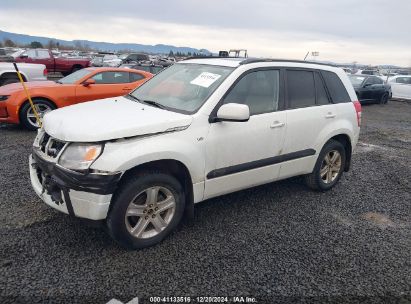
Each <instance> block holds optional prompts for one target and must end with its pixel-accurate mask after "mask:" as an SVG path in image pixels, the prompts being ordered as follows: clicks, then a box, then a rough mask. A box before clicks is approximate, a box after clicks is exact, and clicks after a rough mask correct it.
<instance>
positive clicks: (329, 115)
mask: <svg viewBox="0 0 411 304" xmlns="http://www.w3.org/2000/svg"><path fill="white" fill-rule="evenodd" d="M335 116H337V115H336V114H333V113H331V112H328V113H327V115H325V118H334V117H335Z"/></svg>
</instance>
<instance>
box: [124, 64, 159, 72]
mask: <svg viewBox="0 0 411 304" xmlns="http://www.w3.org/2000/svg"><path fill="white" fill-rule="evenodd" d="M120 68H129V69H134V70H139V71H146V72H149V73H151V74H157V73H159V72H160V71H162V70H163V69H164V68H165V67H164V66H162V65H154V64H144V63H143V64H141V63H127V64H122V65H121V66H120Z"/></svg>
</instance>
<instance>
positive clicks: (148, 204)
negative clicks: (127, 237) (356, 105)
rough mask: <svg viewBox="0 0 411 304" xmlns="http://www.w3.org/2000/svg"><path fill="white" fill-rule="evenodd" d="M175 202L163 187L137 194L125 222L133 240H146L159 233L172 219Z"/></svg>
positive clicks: (151, 188) (168, 191) (152, 188)
mask: <svg viewBox="0 0 411 304" xmlns="http://www.w3.org/2000/svg"><path fill="white" fill-rule="evenodd" d="M175 209H176V200H175V197H174V195H173V193H172V192H171V191H170V190H168V189H167V188H165V187H162V186H154V187H150V188H147V189H145V190H144V191H142V192H140V193H139V194H137V195H136V196H135V197H134V199H133V200H132V201H131V202H130V204H129V206H128V208H127V211H126V214H125V221H126V227H127V230H128V232H129V233H130V234H131V235H132V236H133V237H135V238H139V239H146V238H151V237H154V236H156V235H158V234H159V233H161V232H162V231H163V230H164V229H165V228H166V227H167V226H168V225H169V224H170V222H171V220H172V219H173V216H174V213H175Z"/></svg>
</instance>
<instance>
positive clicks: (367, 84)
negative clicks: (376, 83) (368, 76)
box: [362, 83, 372, 88]
mask: <svg viewBox="0 0 411 304" xmlns="http://www.w3.org/2000/svg"><path fill="white" fill-rule="evenodd" d="M370 86H372V84H371V83H365V84H364V85H363V86H362V87H363V88H368V87H370Z"/></svg>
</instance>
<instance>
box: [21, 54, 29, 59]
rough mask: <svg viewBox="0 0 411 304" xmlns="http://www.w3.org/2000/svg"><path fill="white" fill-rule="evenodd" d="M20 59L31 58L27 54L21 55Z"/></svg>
mask: <svg viewBox="0 0 411 304" xmlns="http://www.w3.org/2000/svg"><path fill="white" fill-rule="evenodd" d="M19 57H20V58H21V59H25V58H29V56H28V55H27V54H21V55H20V56H19Z"/></svg>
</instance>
